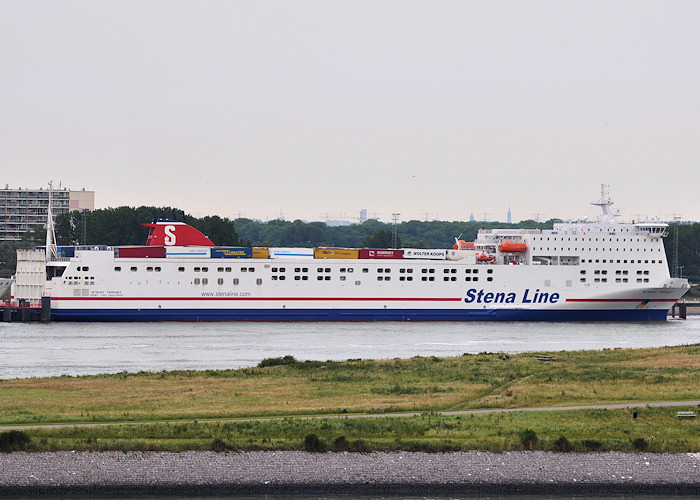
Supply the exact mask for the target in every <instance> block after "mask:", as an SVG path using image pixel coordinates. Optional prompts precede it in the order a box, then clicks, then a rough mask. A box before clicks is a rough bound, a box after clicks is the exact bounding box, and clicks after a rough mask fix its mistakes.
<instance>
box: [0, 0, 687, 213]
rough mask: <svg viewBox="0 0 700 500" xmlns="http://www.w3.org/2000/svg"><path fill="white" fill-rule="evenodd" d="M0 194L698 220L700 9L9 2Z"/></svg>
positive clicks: (216, 209)
mask: <svg viewBox="0 0 700 500" xmlns="http://www.w3.org/2000/svg"><path fill="white" fill-rule="evenodd" d="M0 8H1V12H2V15H1V16H0V68H1V69H0V168H2V177H1V178H0V183H2V185H4V184H10V186H11V187H15V188H16V187H32V188H36V187H40V186H45V185H46V184H47V183H48V181H49V180H51V179H53V180H54V182H56V183H57V182H58V181H61V182H62V183H63V185H64V186H68V187H70V188H72V189H81V188H83V187H85V188H86V189H90V190H94V191H95V192H96V195H95V196H96V204H97V206H98V207H107V206H112V207H115V206H119V205H172V206H178V207H181V208H183V209H184V210H186V211H188V212H191V213H193V214H199V215H205V214H218V215H222V216H229V217H235V216H237V215H238V214H239V213H241V214H243V215H244V216H247V217H253V218H261V219H267V218H274V217H276V216H278V215H279V214H280V210H281V211H282V212H283V213H284V214H285V217H286V218H287V219H295V218H302V219H309V220H320V219H322V218H323V217H324V216H323V214H325V213H326V212H328V213H330V215H331V216H332V217H338V216H339V215H340V214H341V213H343V214H344V215H345V217H346V218H351V217H353V216H357V215H359V210H360V209H361V208H367V209H368V211H369V212H370V214H372V213H376V214H378V216H379V217H380V218H382V219H383V220H390V219H391V213H392V212H399V213H401V219H402V220H409V219H424V218H425V214H426V213H429V214H430V217H436V216H437V217H439V218H440V219H444V220H466V219H467V218H468V217H469V214H470V213H471V212H474V214H475V216H476V217H477V218H478V219H481V218H483V216H484V214H487V218H489V219H490V220H505V218H506V211H507V208H508V206H509V205H510V206H511V210H512V212H513V219H514V220H520V219H528V218H532V217H534V214H535V213H541V214H544V216H543V217H545V218H550V217H555V216H557V217H563V218H568V217H577V216H583V215H597V212H599V210H598V209H597V208H596V207H592V206H590V205H588V203H589V202H590V201H594V200H595V199H596V198H597V197H598V196H599V192H600V184H601V183H606V184H609V185H610V192H611V195H612V197H613V199H614V200H615V202H616V204H615V207H616V208H620V209H622V210H623V214H625V215H627V216H632V214H637V213H640V214H645V215H648V216H653V215H657V216H661V217H667V216H669V215H670V214H671V213H678V214H682V216H683V217H684V218H685V219H695V220H697V219H700V168H699V167H700V161H699V160H700V64H698V54H700V28H699V27H700V2H696V1H672V0H664V1H648V0H634V1H614V0H606V1H595V0H585V1H561V0H556V1H528V2H517V1H478V2H477V1H458V2H451V1H420V2H419V1H410V0H404V1H376V0H375V1H359V0H353V1H329V0H324V1H304V0H296V1H261V0H254V1H188V2H182V1H162V2H161V1H145V0H138V1H126V0H120V1H93V0H90V1H48V0H47V1H27V0H22V1H10V0H0Z"/></svg>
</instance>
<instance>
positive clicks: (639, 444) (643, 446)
mask: <svg viewBox="0 0 700 500" xmlns="http://www.w3.org/2000/svg"><path fill="white" fill-rule="evenodd" d="M632 446H633V447H634V449H635V450H637V451H647V449H648V448H649V443H648V442H647V440H646V439H644V438H637V439H635V440H634V441H632Z"/></svg>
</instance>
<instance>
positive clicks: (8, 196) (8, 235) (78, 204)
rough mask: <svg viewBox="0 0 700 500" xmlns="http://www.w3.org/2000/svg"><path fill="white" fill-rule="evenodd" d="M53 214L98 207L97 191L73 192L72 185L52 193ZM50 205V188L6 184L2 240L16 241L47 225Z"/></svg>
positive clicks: (0, 195) (1, 194)
mask: <svg viewBox="0 0 700 500" xmlns="http://www.w3.org/2000/svg"><path fill="white" fill-rule="evenodd" d="M51 200H52V203H51V210H52V212H53V215H54V216H56V215H58V214H62V213H66V212H69V211H73V210H78V211H81V212H82V211H83V210H94V209H95V192H94V191H86V190H85V189H83V190H81V191H71V190H70V189H68V188H59V189H53V190H52V192H51ZM48 206H49V189H48V188H39V189H23V188H17V189H12V188H10V186H9V185H5V189H0V241H16V240H19V239H21V238H22V234H24V233H25V232H27V231H31V230H32V229H34V228H35V227H37V226H44V225H45V224H46V216H47V213H48Z"/></svg>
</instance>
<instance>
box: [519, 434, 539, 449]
mask: <svg viewBox="0 0 700 500" xmlns="http://www.w3.org/2000/svg"><path fill="white" fill-rule="evenodd" d="M538 442H539V439H538V438H537V434H535V431H533V430H532V429H523V430H522V431H520V443H521V444H522V445H523V446H524V447H525V448H527V449H528V450H532V449H533V448H534V447H535V446H537V443H538Z"/></svg>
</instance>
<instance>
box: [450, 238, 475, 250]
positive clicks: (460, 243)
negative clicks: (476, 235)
mask: <svg viewBox="0 0 700 500" xmlns="http://www.w3.org/2000/svg"><path fill="white" fill-rule="evenodd" d="M452 249H453V250H474V242H473V241H464V240H457V242H456V243H455V244H454V245H452Z"/></svg>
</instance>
